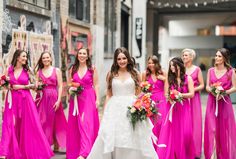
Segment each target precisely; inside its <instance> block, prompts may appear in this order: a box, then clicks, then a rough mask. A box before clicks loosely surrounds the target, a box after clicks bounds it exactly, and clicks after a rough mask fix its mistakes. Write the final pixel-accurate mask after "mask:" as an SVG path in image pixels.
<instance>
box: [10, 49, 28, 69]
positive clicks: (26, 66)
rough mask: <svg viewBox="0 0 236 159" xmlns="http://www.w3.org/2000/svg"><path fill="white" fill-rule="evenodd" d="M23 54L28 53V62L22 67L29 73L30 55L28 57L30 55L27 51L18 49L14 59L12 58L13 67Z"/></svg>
mask: <svg viewBox="0 0 236 159" xmlns="http://www.w3.org/2000/svg"><path fill="white" fill-rule="evenodd" d="M23 52H25V53H26V57H27V60H26V63H25V64H24V65H22V66H23V68H24V69H25V70H27V71H29V65H28V59H29V55H28V53H27V52H26V51H24V50H20V49H17V50H16V51H15V52H14V54H13V57H12V60H11V65H12V66H13V67H15V66H16V63H17V59H18V57H20V55H21V54H22V53H23Z"/></svg>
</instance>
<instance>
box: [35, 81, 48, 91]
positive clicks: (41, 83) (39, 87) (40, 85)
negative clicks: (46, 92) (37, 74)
mask: <svg viewBox="0 0 236 159" xmlns="http://www.w3.org/2000/svg"><path fill="white" fill-rule="evenodd" d="M45 86H47V84H45V82H43V80H41V79H39V82H38V87H37V91H41V90H43V88H44V87H45Z"/></svg>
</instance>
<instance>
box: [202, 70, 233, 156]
mask: <svg viewBox="0 0 236 159" xmlns="http://www.w3.org/2000/svg"><path fill="white" fill-rule="evenodd" d="M232 71H233V69H230V70H229V71H227V73H225V74H224V75H223V76H221V77H219V78H217V77H216V74H215V69H214V68H210V69H209V75H210V76H209V77H210V79H209V84H210V85H211V84H213V83H215V82H222V87H223V88H224V90H228V89H230V88H231V87H232V82H231V81H232ZM215 110H216V98H215V97H214V96H213V95H212V94H211V93H209V95H208V100H207V110H206V118H205V129H204V153H205V158H206V159H211V157H212V156H213V155H214V153H215V151H216V156H217V159H226V158H227V159H235V158H236V125H235V118H234V111H233V107H232V102H231V99H230V96H229V95H226V96H224V99H220V100H219V101H218V114H217V116H216V113H215Z"/></svg>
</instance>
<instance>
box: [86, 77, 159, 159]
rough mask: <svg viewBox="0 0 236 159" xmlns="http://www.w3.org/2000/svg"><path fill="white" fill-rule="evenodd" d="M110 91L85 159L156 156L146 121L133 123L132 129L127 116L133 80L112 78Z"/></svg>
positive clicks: (145, 157)
mask: <svg viewBox="0 0 236 159" xmlns="http://www.w3.org/2000/svg"><path fill="white" fill-rule="evenodd" d="M112 93H113V96H112V97H111V98H110V99H109V101H108V103H107V105H106V108H105V111H104V115H103V118H102V122H101V126H100V130H99V134H98V137H97V139H96V141H95V143H94V145H93V148H92V150H91V152H90V154H89V156H88V157H87V159H158V156H157V154H156V152H155V150H154V148H153V144H152V139H151V136H152V128H153V125H152V124H151V122H150V120H149V119H148V120H147V121H143V122H139V123H137V124H136V126H135V130H133V128H132V125H131V123H130V121H129V119H128V117H127V110H128V108H127V107H128V106H130V105H132V104H133V102H134V101H135V84H134V81H133V79H132V78H131V77H130V78H128V79H127V80H125V81H124V82H123V81H120V80H119V79H116V78H114V79H113V80H112Z"/></svg>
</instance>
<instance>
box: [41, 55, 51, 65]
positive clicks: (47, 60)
mask: <svg viewBox="0 0 236 159" xmlns="http://www.w3.org/2000/svg"><path fill="white" fill-rule="evenodd" d="M42 63H43V65H44V66H50V65H51V63H52V58H51V55H50V54H49V53H44V54H43V55H42Z"/></svg>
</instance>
